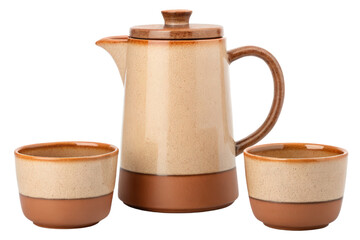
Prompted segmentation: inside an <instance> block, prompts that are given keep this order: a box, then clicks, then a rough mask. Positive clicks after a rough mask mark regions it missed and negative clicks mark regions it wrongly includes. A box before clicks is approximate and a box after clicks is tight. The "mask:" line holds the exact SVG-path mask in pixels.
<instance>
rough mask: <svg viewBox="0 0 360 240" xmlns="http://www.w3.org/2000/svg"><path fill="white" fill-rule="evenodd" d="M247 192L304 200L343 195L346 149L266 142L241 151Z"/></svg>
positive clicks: (282, 199) (276, 198)
mask: <svg viewBox="0 0 360 240" xmlns="http://www.w3.org/2000/svg"><path fill="white" fill-rule="evenodd" d="M244 157H245V170H246V179H247V186H248V191H249V196H250V197H252V198H255V199H260V200H266V201H273V202H288V203H306V202H323V201H330V200H335V199H340V198H342V197H343V193H344V186H345V177H346V166H347V152H346V151H345V150H342V149H340V148H335V147H331V146H326V145H319V144H300V143H293V144H291V143H287V144H268V145H260V146H254V147H250V148H247V149H246V150H245V151H244Z"/></svg>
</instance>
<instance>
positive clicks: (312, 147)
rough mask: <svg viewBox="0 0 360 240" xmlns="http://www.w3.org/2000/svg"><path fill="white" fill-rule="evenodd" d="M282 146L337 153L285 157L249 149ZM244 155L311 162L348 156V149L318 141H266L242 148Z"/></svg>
mask: <svg viewBox="0 0 360 240" xmlns="http://www.w3.org/2000/svg"><path fill="white" fill-rule="evenodd" d="M284 147H290V148H298V149H308V150H316V149H317V150H327V151H332V152H335V153H338V154H334V155H331V156H325V157H301V158H286V157H270V156H261V155H258V154H256V153H253V152H251V151H253V150H260V149H263V150H272V149H273V150H275V149H283V148H284ZM244 156H248V157H252V158H256V159H258V160H265V161H281V162H311V161H313V162H314V161H329V160H336V159H343V158H344V157H347V156H348V151H347V150H345V149H343V148H340V147H335V146H331V145H326V144H318V143H299V142H294V143H268V144H261V145H255V146H251V147H248V148H246V149H245V150H244Z"/></svg>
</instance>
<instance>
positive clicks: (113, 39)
mask: <svg viewBox="0 0 360 240" xmlns="http://www.w3.org/2000/svg"><path fill="white" fill-rule="evenodd" d="M128 40H129V36H127V35H121V36H110V37H104V38H102V39H100V40H98V41H96V43H95V44H96V45H98V46H99V45H102V44H104V43H105V44H106V43H119V42H127V41H128Z"/></svg>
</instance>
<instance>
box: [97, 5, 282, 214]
mask: <svg viewBox="0 0 360 240" xmlns="http://www.w3.org/2000/svg"><path fill="white" fill-rule="evenodd" d="M190 13H191V12H190V11H186V10H180V11H179V10H173V11H164V12H163V15H164V18H165V24H164V25H156V26H154V25H145V26H141V27H133V28H132V29H131V35H130V36H129V37H128V36H118V37H107V38H104V39H101V40H99V41H98V42H97V44H98V45H99V46H101V47H103V48H104V49H105V50H107V51H108V52H109V53H110V54H111V56H112V57H113V59H114V60H115V62H116V64H117V66H118V69H119V71H120V75H121V77H122V79H123V81H124V86H125V105H124V121H123V135H122V152H121V169H122V170H121V171H120V180H119V193H120V194H119V197H120V199H121V200H122V201H123V202H125V203H126V204H128V205H130V206H135V207H137V208H143V209H150V210H154V209H156V210H158V211H166V212H169V211H172V212H192V211H202V210H204V209H216V208H221V207H224V206H227V205H229V204H230V203H231V202H233V201H235V200H236V198H237V195H238V193H237V187H236V186H237V183H236V178H234V177H232V178H231V180H229V178H228V177H227V174H228V173H230V172H231V173H232V174H233V175H236V173H235V169H236V168H235V156H237V155H238V154H240V153H241V152H242V151H243V149H244V148H245V147H247V146H250V145H252V144H255V143H256V142H257V141H259V140H260V139H262V138H263V137H264V136H265V135H266V134H267V133H268V132H269V131H270V130H271V129H272V127H273V126H274V124H275V122H276V120H277V118H278V116H279V114H280V110H281V107H282V103H283V98H284V82H283V75H282V71H281V68H280V66H279V64H278V62H277V61H276V59H275V58H274V57H273V56H272V55H271V54H270V53H269V52H267V51H266V50H264V49H262V48H258V47H253V46H248V47H242V48H237V49H234V50H231V51H227V50H226V42H225V38H223V37H222V28H221V27H220V26H216V25H206V26H205V25H196V27H194V25H192V24H189V17H190ZM209 29H210V30H209ZM209 31H210V32H209ZM165 33H166V34H165ZM137 34H144V35H141V36H140V35H137ZM161 34H165V35H161ZM154 36H156V37H154ZM250 55H251V56H256V57H259V58H261V59H263V60H264V61H265V62H266V63H267V64H268V66H269V68H270V70H271V72H272V75H273V79H274V100H273V105H272V108H271V110H270V113H269V116H268V117H267V119H266V120H265V122H264V124H263V125H262V126H261V127H260V128H259V129H258V130H257V131H255V132H254V133H253V134H251V135H250V136H248V137H246V138H244V139H242V140H240V141H235V140H234V138H233V127H232V113H231V102H230V88H229V85H230V84H229V72H228V68H229V65H230V63H231V62H233V61H235V60H237V59H239V58H242V57H245V56H250ZM225 173H227V174H225ZM196 176H198V177H196ZM206 177H211V179H215V178H216V179H218V178H223V180H217V181H219V183H221V185H218V183H216V182H212V184H213V185H209V186H208V187H207V190H206V191H207V193H206V194H205V195H206V196H212V198H215V199H211V200H209V199H206V198H205V197H203V196H205V195H203V194H200V192H199V193H198V194H196V193H195V192H196V191H197V190H196V191H195V189H199V188H198V187H197V186H200V185H198V183H200V182H201V181H203V180H199V179H205V178H206ZM124 179H125V180H124ZM144 179H147V181H149V183H151V184H145V183H144V184H141V185H142V186H146V187H144V188H141V187H137V188H134V187H131V186H134V185H136V184H138V182H140V181H143V180H144ZM175 179H176V181H175ZM123 180H124V181H123ZM122 181H123V182H122ZM160 182H161V183H160ZM192 183H193V184H192ZM160 185H161V186H162V185H163V186H168V187H169V188H172V189H173V190H172V191H170V192H171V194H168V195H166V194H164V193H160V192H159V191H156V189H157V188H158V187H157V186H160ZM173 185H179V186H181V187H171V186H173ZM184 189H189V192H191V193H193V194H192V198H191V201H192V202H193V203H194V204H193V205H191V204H188V203H186V204H185V202H186V201H189V199H188V197H189V195H187V194H185V193H184V191H185V190H184ZM221 189H227V191H231V193H229V192H227V193H224V192H222V190H221ZM204 191H205V190H204ZM163 192H165V191H163ZM222 194H224V195H222ZM145 196H146V197H145ZM137 197H138V198H137ZM175 198H176V199H177V202H178V203H179V204H175V202H174V201H173V200H171V199H175ZM144 199H145V200H146V199H149V201H145V200H144ZM155 199H156V201H155ZM153 200H154V201H153ZM155 203H157V204H155ZM158 203H161V204H158ZM173 203H174V204H173ZM180 203H181V204H180ZM213 203H216V205H214V204H213Z"/></svg>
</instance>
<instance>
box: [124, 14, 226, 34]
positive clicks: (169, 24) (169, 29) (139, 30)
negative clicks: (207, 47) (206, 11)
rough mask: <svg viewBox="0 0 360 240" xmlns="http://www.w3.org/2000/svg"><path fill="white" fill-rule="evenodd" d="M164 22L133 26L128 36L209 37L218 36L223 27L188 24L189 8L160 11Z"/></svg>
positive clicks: (221, 32)
mask: <svg viewBox="0 0 360 240" xmlns="http://www.w3.org/2000/svg"><path fill="white" fill-rule="evenodd" d="M161 13H162V15H163V17H164V20H165V23H164V25H161V24H154V25H141V26H134V27H132V28H131V29H130V37H132V38H142V39H164V40H165V39H167V40H172V39H178V40H180V39H209V38H219V37H222V35H223V29H222V27H221V26H219V25H212V24H189V18H190V15H191V13H192V11H190V10H164V11H161Z"/></svg>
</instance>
